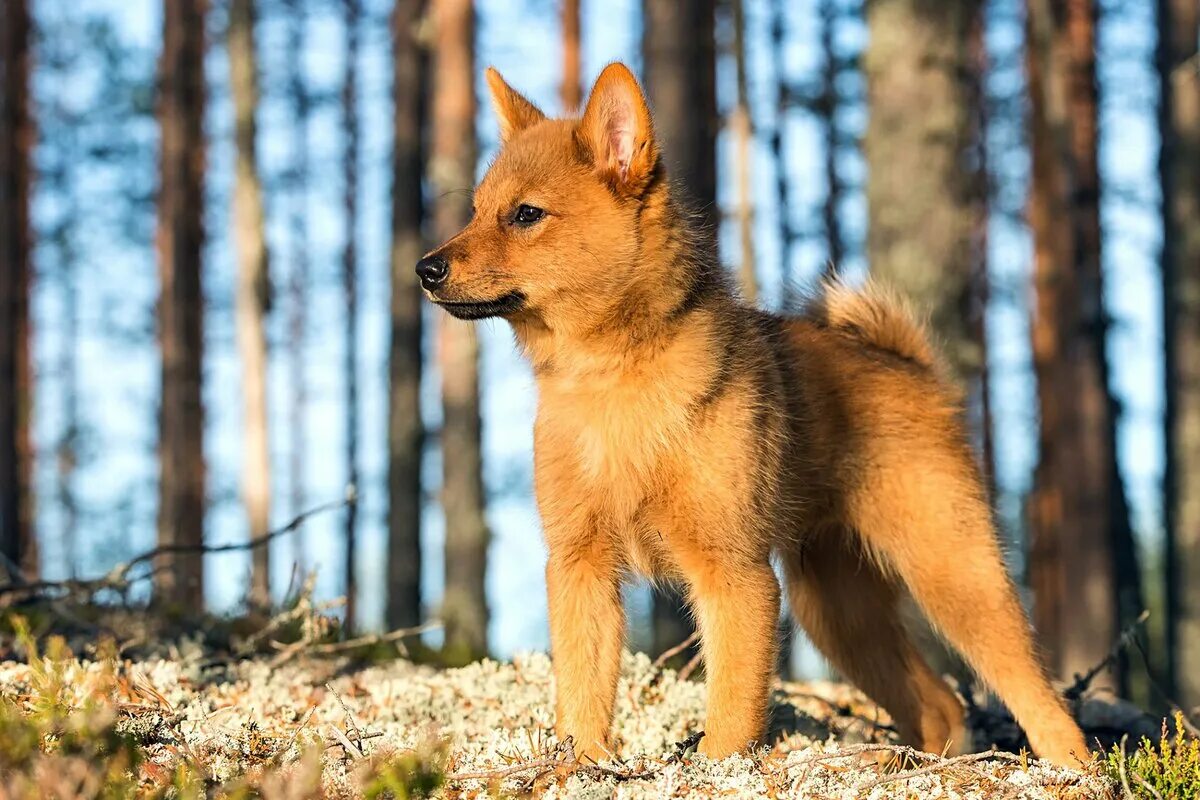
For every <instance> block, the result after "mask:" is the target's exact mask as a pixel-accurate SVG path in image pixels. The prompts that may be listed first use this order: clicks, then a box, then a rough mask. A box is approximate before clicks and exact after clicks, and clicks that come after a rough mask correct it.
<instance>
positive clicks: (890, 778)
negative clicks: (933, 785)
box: [862, 750, 1020, 792]
mask: <svg viewBox="0 0 1200 800" xmlns="http://www.w3.org/2000/svg"><path fill="white" fill-rule="evenodd" d="M988 758H1002V759H1005V760H1011V761H1017V760H1019V759H1020V757H1019V756H1015V755H1013V754H1012V753H1006V752H1004V751H1003V750H987V751H985V752H983V753H968V754H966V755H961V756H955V757H954V758H939V759H938V761H937V762H936V763H933V764H926V765H925V766H923V767H917V768H916V769H907V770H904V771H903V772H896V773H894V774H892V775H883V776H882V777H879V778H876V779H875V780H873V781H871V782H870V783H868V784H867V785H866V786H864V787H862V791H864V792H869V791H871V790H872V789H874V788H875V787H876V786H883V785H884V784H885V783H893V782H894V781H906V780H908V779H910V778H916V777H919V776H921V775H929V774H930V773H933V772H939V771H941V770H943V769H948V768H950V767H956V766H961V765H963V764H973V763H974V762H976V761H983V760H985V759H988ZM976 774H977V775H979V776H981V777H983V778H987V779H989V780H998V779H997V778H995V777H993V776H991V775H988V774H987V773H986V772H981V771H976Z"/></svg>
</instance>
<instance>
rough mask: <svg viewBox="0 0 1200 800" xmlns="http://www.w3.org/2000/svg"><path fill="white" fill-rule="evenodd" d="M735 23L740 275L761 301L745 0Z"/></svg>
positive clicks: (735, 2) (737, 3) (736, 2)
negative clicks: (747, 67) (757, 257)
mask: <svg viewBox="0 0 1200 800" xmlns="http://www.w3.org/2000/svg"><path fill="white" fill-rule="evenodd" d="M730 11H731V12H732V14H731V16H732V17H733V19H732V20H731V22H732V24H733V60H734V65H735V72H736V76H737V81H736V86H737V102H736V103H735V104H734V107H733V113H732V114H731V115H730V120H729V127H730V130H731V131H732V132H733V137H734V163H735V172H736V174H737V223H738V244H739V245H740V246H739V252H740V253H741V255H740V261H739V263H738V277H739V280H740V283H741V288H742V296H743V297H744V298H745V299H746V302H748V303H751V304H753V303H756V302H757V301H758V277H757V275H756V274H755V270H756V268H757V266H758V264H757V259H756V258H755V257H754V206H753V200H752V197H753V193H752V191H751V182H752V180H753V162H752V157H753V154H752V152H751V150H752V148H753V146H754V125H753V120H752V119H751V117H750V97H749V94H750V90H749V87H748V86H747V79H746V11H745V9H744V8H743V5H742V0H730Z"/></svg>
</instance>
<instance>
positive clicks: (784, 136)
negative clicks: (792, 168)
mask: <svg viewBox="0 0 1200 800" xmlns="http://www.w3.org/2000/svg"><path fill="white" fill-rule="evenodd" d="M787 8H788V4H787V2H786V0H771V61H772V63H773V64H774V67H775V125H774V127H773V128H772V130H771V158H772V160H773V161H774V162H775V164H774V167H775V206H776V214H777V215H778V217H779V274H780V280H781V281H782V282H783V289H782V298H783V299H782V306H783V308H785V309H792V308H794V306H795V305H796V295H797V291H796V290H797V289H798V288H799V287H798V286H796V284H795V281H794V276H793V275H792V253H793V250H794V248H795V244H796V233H795V231H794V230H793V228H792V218H791V203H790V202H789V195H790V193H789V191H788V180H789V176H788V165H787V147H786V144H787V142H788V117H789V109H790V107H791V103H792V86H791V77H790V76H789V75H788V74H787V66H786V62H785V54H786V51H787V33H788V31H787Z"/></svg>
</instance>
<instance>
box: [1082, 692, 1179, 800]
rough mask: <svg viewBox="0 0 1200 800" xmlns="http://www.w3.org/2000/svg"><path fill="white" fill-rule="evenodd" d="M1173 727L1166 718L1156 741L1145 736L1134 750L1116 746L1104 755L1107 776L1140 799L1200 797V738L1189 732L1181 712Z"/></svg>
mask: <svg viewBox="0 0 1200 800" xmlns="http://www.w3.org/2000/svg"><path fill="white" fill-rule="evenodd" d="M1174 730H1175V732H1174V733H1172V732H1171V730H1170V729H1169V727H1168V725H1167V721H1166V720H1163V728H1162V735H1161V736H1160V737H1159V740H1158V743H1157V744H1155V743H1154V742H1151V741H1150V740H1149V739H1145V738H1143V739H1142V741H1141V742H1140V743H1139V744H1138V747H1137V749H1136V750H1135V751H1133V752H1132V753H1127V752H1124V751H1123V749H1122V748H1120V747H1113V749H1112V750H1111V751H1109V753H1108V755H1107V756H1106V758H1105V770H1106V771H1107V773H1108V776H1109V777H1110V778H1111V779H1112V780H1113V781H1115V782H1117V783H1119V784H1121V785H1122V786H1123V787H1125V786H1127V787H1128V790H1129V791H1130V792H1132V793H1133V796H1134V797H1136V798H1138V799H1139V800H1142V799H1143V798H1144V799H1145V800H1192V799H1193V798H1197V797H1200V739H1197V738H1196V737H1195V736H1189V735H1188V734H1187V733H1186V727H1185V724H1184V719H1183V714H1181V713H1178V712H1176V714H1175V725H1174Z"/></svg>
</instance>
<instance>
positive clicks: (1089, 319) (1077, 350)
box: [0, 0, 1200, 707]
mask: <svg viewBox="0 0 1200 800" xmlns="http://www.w3.org/2000/svg"><path fill="white" fill-rule="evenodd" d="M2 2H3V13H2V14H0V89H2V94H0V554H2V555H3V557H4V558H3V564H4V566H5V568H6V570H7V578H6V579H4V580H7V583H4V584H0V596H12V595H13V594H14V587H20V586H30V585H48V584H39V582H51V583H55V584H58V583H59V582H63V581H67V582H70V581H76V582H82V583H80V584H79V585H84V586H93V587H100V588H103V586H104V584H102V583H93V584H88V583H87V582H88V581H97V580H98V579H101V578H102V577H103V576H106V575H111V574H112V571H113V570H114V567H116V568H118V569H121V568H122V567H121V566H120V565H124V567H125V569H124V571H123V572H122V575H124V576H125V577H127V578H128V579H129V581H130V582H131V585H132V589H131V591H132V595H131V596H132V598H133V599H134V600H135V601H137V602H144V601H149V602H153V603H156V604H158V605H159V606H161V607H165V608H169V609H176V610H181V609H182V610H188V611H197V610H199V609H202V608H207V609H208V610H210V611H213V612H215V613H220V614H235V613H241V612H242V611H244V610H245V609H254V608H266V607H268V606H269V605H271V604H272V603H279V602H281V601H282V600H283V599H284V598H285V597H287V596H289V595H291V594H292V593H294V591H295V589H296V586H297V584H298V583H299V582H300V580H301V579H300V578H299V577H298V576H300V575H303V574H306V573H308V572H309V571H315V572H316V575H317V590H316V591H317V594H318V595H319V596H321V597H326V598H328V597H334V596H338V595H345V596H346V597H347V603H346V606H345V623H346V624H345V629H346V630H347V631H355V630H376V629H392V628H397V627H404V626H411V625H414V624H417V623H419V622H421V621H422V620H426V619H429V618H438V619H440V620H442V621H443V622H444V630H443V631H440V632H437V633H433V634H428V635H427V636H428V639H427V641H428V642H429V643H430V644H431V646H434V647H437V646H444V648H445V653H447V654H449V655H448V658H451V659H452V660H461V659H465V658H470V657H475V656H478V655H481V654H484V653H491V654H493V655H499V656H507V655H509V654H511V653H512V652H513V651H514V650H517V649H525V648H544V647H546V645H547V635H546V623H545V616H546V612H545V599H544V591H543V575H542V569H543V563H544V550H543V546H542V542H541V538H540V534H539V531H538V522H537V516H536V513H535V510H534V507H533V502H532V489H531V485H530V472H531V457H530V456H531V423H532V416H533V412H534V407H535V397H534V391H533V384H532V380H531V377H530V375H529V374H528V371H527V370H526V368H525V367H524V365H523V364H522V363H521V362H520V360H519V358H518V357H517V355H516V353H515V352H514V349H513V347H512V344H511V341H510V338H509V333H508V330H507V328H506V326H505V325H503V324H502V323H492V324H484V325H481V326H479V327H478V328H475V329H472V328H471V327H469V326H467V325H465V324H462V323H457V322H454V321H452V320H449V319H448V318H447V317H445V315H443V314H441V313H438V312H436V311H435V310H434V309H432V308H431V307H430V306H429V305H428V304H425V303H423V302H422V301H421V298H420V294H419V291H418V288H417V285H416V282H415V280H414V274H413V264H414V262H415V261H416V260H417V258H418V257H419V255H420V254H421V253H422V252H423V251H424V250H425V249H426V248H427V247H429V246H431V245H432V244H434V243H436V242H438V241H440V240H442V239H443V238H445V237H446V236H447V235H448V234H450V233H452V232H454V231H456V230H457V229H458V227H459V226H460V225H461V224H462V222H463V220H464V218H465V216H466V215H467V214H469V209H470V199H469V198H470V189H471V186H472V183H473V181H474V179H475V178H476V177H477V176H478V175H479V174H480V173H481V171H482V170H483V169H485V168H486V164H487V162H488V159H489V157H490V155H491V154H492V153H493V152H494V150H495V147H496V144H497V139H496V129H495V123H494V119H493V118H492V115H491V111H490V109H489V108H488V107H487V103H486V101H485V100H483V99H482V98H485V97H486V95H485V94H484V92H483V85H482V70H483V67H484V66H486V65H488V64H493V65H495V66H497V67H498V68H499V69H500V70H501V71H502V72H503V73H504V74H505V76H506V78H507V79H508V80H509V81H510V82H511V83H512V84H513V85H514V86H516V87H518V88H520V89H521V90H523V91H525V92H527V93H528V94H529V96H530V97H531V98H532V99H533V100H534V101H535V102H538V103H539V104H541V105H542V107H543V108H544V109H546V110H547V111H550V112H564V111H569V110H570V109H573V108H577V107H578V106H579V104H580V102H581V98H582V97H583V96H584V93H585V92H586V89H587V82H588V80H589V79H590V78H591V77H593V76H594V75H595V74H596V73H597V72H598V71H599V70H600V68H601V67H602V66H603V65H604V64H605V63H607V62H608V61H611V60H618V59H619V60H625V61H626V62H627V63H629V64H630V65H631V66H632V67H633V68H634V70H635V71H636V72H638V73H639V74H640V76H641V78H642V79H643V81H644V83H645V86H646V88H647V91H648V93H649V96H650V99H651V103H652V105H653V107H654V111H655V112H656V120H657V126H658V130H659V134H660V136H661V138H662V139H663V140H664V149H665V154H666V158H667V159H668V165H669V169H670V170H671V171H672V173H673V174H674V176H675V177H676V178H677V179H678V180H680V181H682V184H683V186H684V188H685V189H686V191H687V192H688V194H690V195H691V196H692V197H693V198H694V199H695V200H696V201H697V202H698V203H699V205H700V206H701V207H702V208H703V209H704V211H705V214H706V216H707V219H708V221H709V223H710V224H711V225H713V226H715V227H716V229H717V230H718V232H719V241H720V248H721V255H722V259H723V261H724V262H725V263H727V264H728V267H729V269H730V270H731V271H733V272H734V273H735V274H736V275H737V276H738V279H739V281H740V283H741V286H742V289H743V292H744V294H745V296H746V297H747V299H749V300H752V301H754V302H756V303H759V304H761V305H764V306H767V307H771V308H787V307H789V305H791V304H793V303H794V302H795V300H796V297H797V295H798V293H799V292H801V291H803V290H804V289H805V288H807V287H810V286H812V285H814V283H815V282H816V281H818V280H819V279H820V278H821V276H822V275H825V274H830V273H840V274H843V275H845V276H846V278H847V280H850V281H852V282H854V281H859V280H862V279H863V278H865V277H866V276H867V275H868V274H870V275H873V276H876V277H878V278H879V279H881V280H883V281H886V282H888V283H890V284H892V285H893V286H895V287H897V288H898V289H900V290H901V291H902V292H903V293H905V294H907V295H909V296H911V297H912V298H913V299H914V300H915V301H916V303H917V304H919V306H920V307H922V308H923V309H924V310H925V311H927V312H928V314H929V316H930V319H931V320H932V323H933V327H934V328H935V330H936V331H937V333H938V335H939V336H940V338H941V339H942V342H943V343H944V345H945V348H946V352H947V354H948V356H949V358H950V360H951V362H952V364H953V367H954V370H955V372H956V375H957V377H958V379H959V380H960V381H961V383H962V386H963V388H964V391H965V395H966V397H967V398H968V403H967V406H968V407H967V413H968V416H969V419H970V421H971V427H972V431H973V434H974V436H975V438H976V441H977V443H978V445H979V452H980V453H981V458H982V459H983V461H984V464H985V466H986V469H987V473H988V475H989V478H990V481H991V485H992V489H993V491H994V495H995V499H996V504H997V508H998V516H999V519H1000V521H1001V530H1002V532H1003V535H1004V537H1005V539H1006V544H1007V546H1008V550H1009V552H1010V554H1011V561H1010V564H1011V567H1012V570H1013V574H1014V576H1015V577H1016V578H1017V579H1018V581H1019V582H1020V583H1021V584H1022V585H1023V586H1024V587H1026V589H1027V593H1026V599H1027V600H1028V603H1029V607H1030V608H1031V611H1032V614H1033V618H1034V620H1035V624H1036V626H1037V628H1038V631H1039V634H1040V636H1041V639H1042V641H1043V642H1044V644H1045V647H1046V651H1047V653H1048V655H1049V658H1050V661H1051V664H1052V666H1053V668H1054V669H1055V670H1056V672H1058V673H1059V675H1061V676H1063V677H1068V678H1069V677H1070V676H1071V675H1072V674H1073V673H1077V672H1084V671H1085V670H1086V669H1087V668H1089V667H1091V666H1092V665H1094V664H1097V663H1099V662H1101V661H1102V660H1103V659H1104V657H1105V654H1106V653H1108V651H1109V649H1110V648H1111V647H1112V646H1113V643H1114V642H1115V641H1116V640H1117V639H1118V637H1119V634H1120V632H1121V631H1123V630H1126V629H1130V626H1131V625H1134V624H1135V620H1136V619H1137V618H1138V616H1139V614H1140V612H1141V611H1142V610H1143V609H1150V610H1151V611H1152V613H1151V616H1150V618H1149V622H1148V623H1147V624H1146V625H1145V627H1144V628H1133V630H1136V632H1137V633H1136V638H1137V645H1138V646H1137V648H1131V650H1130V651H1126V653H1125V655H1124V657H1123V658H1122V660H1121V663H1120V664H1119V665H1118V667H1119V668H1118V669H1117V670H1115V671H1114V676H1113V678H1112V685H1113V687H1114V688H1115V689H1117V690H1119V691H1123V692H1126V693H1130V694H1132V695H1133V696H1135V697H1137V698H1138V699H1140V700H1143V701H1144V702H1148V703H1150V702H1162V701H1164V700H1165V699H1166V698H1167V697H1171V698H1175V699H1178V700H1179V701H1180V702H1182V703H1183V704H1184V706H1185V707H1192V706H1197V705H1200V61H1198V59H1197V35H1198V7H1197V6H1198V4H1197V2H1196V0H1103V2H1099V3H1093V2H1087V0H942V1H941V2H936V1H935V0H866V2H858V1H857V0H792V1H791V2H787V1H786V0H692V1H691V2H676V1H675V0H641V2H639V1H638V0H612V2H604V3H600V2H587V3H581V2H580V0H562V2H553V0H478V2H475V3H472V2H470V0H395V2H391V0H162V2H155V0H73V1H72V2H68V0H2ZM347 487H349V488H347ZM310 511H312V512H313V513H309V512H310ZM154 548H157V550H154V552H153V557H150V558H145V559H141V560H134V559H136V556H137V555H138V554H139V553H143V552H145V551H150V550H153V549H154ZM131 560H132V561H131ZM109 594H110V595H111V592H110V593H109ZM98 597H99V599H102V600H103V599H105V597H106V595H105V594H104V592H101V593H100V594H99V595H98ZM108 599H109V600H110V601H115V599H119V598H115V599H114V597H111V596H110V597H108ZM629 605H630V608H631V642H632V644H633V645H634V646H636V647H640V648H646V649H653V650H659V651H661V650H662V649H664V648H666V647H668V646H670V645H673V644H675V643H676V642H678V641H680V640H681V639H683V638H684V637H685V636H686V635H687V630H686V622H685V619H684V617H682V616H681V615H680V613H679V610H678V608H677V602H676V601H673V600H672V599H671V598H662V597H659V598H652V597H651V595H650V593H649V591H648V589H646V588H645V587H632V588H631V589H630V590H629ZM1136 650H1141V651H1142V653H1143V655H1144V656H1145V658H1140V657H1139V656H1138V655H1137V653H1136ZM1131 651H1132V652H1133V655H1130V652H1131ZM785 666H786V667H788V668H794V669H797V670H806V671H809V672H811V671H812V670H814V669H819V668H820V667H819V664H818V662H817V661H815V660H814V659H813V658H812V657H811V655H810V654H807V653H806V650H805V648H803V647H797V648H796V653H795V657H794V658H793V659H792V660H791V662H790V663H789V664H786V665H785Z"/></svg>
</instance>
